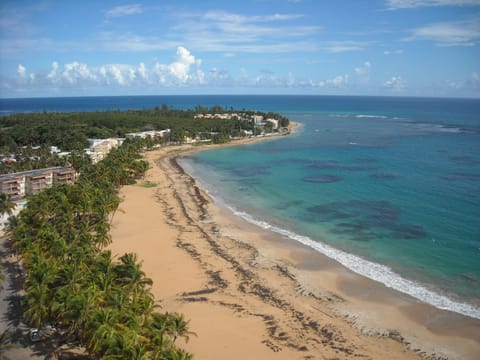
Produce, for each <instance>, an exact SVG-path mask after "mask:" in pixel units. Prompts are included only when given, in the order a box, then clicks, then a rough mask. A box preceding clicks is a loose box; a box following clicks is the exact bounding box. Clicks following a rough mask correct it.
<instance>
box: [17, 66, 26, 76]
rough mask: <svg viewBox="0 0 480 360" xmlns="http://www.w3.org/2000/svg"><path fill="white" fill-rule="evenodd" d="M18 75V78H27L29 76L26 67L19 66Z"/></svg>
mask: <svg viewBox="0 0 480 360" xmlns="http://www.w3.org/2000/svg"><path fill="white" fill-rule="evenodd" d="M17 74H18V76H20V77H21V78H24V77H26V76H27V69H26V68H25V66H23V65H22V64H18V67H17Z"/></svg>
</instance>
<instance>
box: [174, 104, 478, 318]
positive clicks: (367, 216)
mask: <svg viewBox="0 0 480 360" xmlns="http://www.w3.org/2000/svg"><path fill="white" fill-rule="evenodd" d="M382 100H383V99H382V98H365V99H364V101H366V102H368V103H369V104H368V105H369V106H370V107H371V108H372V110H370V111H365V109H360V110H359V111H355V110H354V109H352V108H349V106H351V104H347V106H346V108H347V109H346V110H345V109H343V108H342V103H341V102H339V103H338V104H336V106H337V108H336V109H328V110H326V111H325V110H324V109H323V108H322V107H321V106H319V107H318V109H314V108H312V107H313V105H312V107H311V108H310V109H308V110H307V111H303V112H295V111H292V112H288V114H287V115H288V116H289V117H290V118H291V119H292V120H295V121H298V122H300V123H301V124H302V128H301V130H300V132H299V133H298V134H296V135H293V136H290V137H286V138H282V139H279V140H276V141H270V142H264V143H257V144H253V145H247V146H241V147H234V148H226V149H220V150H214V151H205V152H200V153H198V154H196V155H194V156H192V157H189V158H187V159H185V160H183V165H184V166H185V167H186V168H187V170H188V171H190V172H192V174H193V175H194V176H195V177H197V178H199V179H200V181H201V182H202V184H203V185H204V186H205V187H206V188H207V190H208V191H209V192H210V193H211V194H212V196H213V197H215V198H217V199H219V200H221V201H222V202H224V203H226V204H227V206H229V207H231V208H232V209H233V210H234V211H235V212H236V213H237V214H238V215H240V216H243V217H245V218H247V219H249V220H250V221H252V222H255V223H257V224H259V225H261V226H263V227H268V228H271V229H273V230H274V231H277V232H279V233H282V234H283V235H286V236H289V237H291V238H292V239H293V240H297V241H301V242H304V243H306V244H307V245H309V246H311V247H312V248H314V249H316V250H318V251H322V252H324V253H326V254H327V255H329V256H331V257H333V258H336V259H337V260H339V261H340V262H342V263H343V264H344V265H346V266H347V267H349V268H351V269H353V270H354V271H357V272H359V273H362V274H363V275H366V276H369V277H371V278H374V279H376V280H378V281H381V282H383V283H385V284H386V285H387V286H390V287H393V288H396V289H398V290H401V291H403V292H406V293H409V294H411V295H413V296H415V297H417V298H419V299H421V300H423V301H426V302H429V303H432V304H434V305H436V306H438V307H441V308H448V309H450V310H454V311H457V312H460V313H463V314H466V315H470V316H473V317H480V225H479V224H480V221H479V219H480V134H479V128H480V119H479V114H480V111H479V103H478V101H471V105H472V108H471V111H470V112H469V111H466V109H465V106H464V104H462V103H461V101H460V100H457V101H455V100H450V104H449V106H445V104H442V105H441V107H443V108H444V110H442V111H440V110H439V106H437V105H436V103H435V101H432V100H428V101H429V104H427V105H425V104H424V103H422V104H421V106H422V107H421V109H420V110H418V111H417V110H416V107H415V103H416V102H418V101H419V100H418V99H415V100H413V101H412V102H413V103H410V104H409V105H410V106H409V107H406V106H405V103H402V101H406V100H405V99H402V101H399V103H397V104H396V105H397V108H395V106H390V107H387V106H385V104H383V103H382ZM388 101H389V102H392V99H388ZM375 102H376V103H379V106H378V108H379V109H381V111H374V109H375V105H374V103H375ZM440 102H441V100H439V101H438V103H440ZM363 105H364V106H366V105H365V104H363ZM390 105H391V104H390ZM393 105H395V103H394V104H393ZM456 108H457V109H458V112H457V111H456ZM294 110H295V109H294ZM367 110H368V109H367ZM325 246H326V248H325Z"/></svg>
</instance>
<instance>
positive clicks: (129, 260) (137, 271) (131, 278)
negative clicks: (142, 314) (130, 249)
mask: <svg viewBox="0 0 480 360" xmlns="http://www.w3.org/2000/svg"><path fill="white" fill-rule="evenodd" d="M115 272H116V274H117V281H118V283H119V285H120V286H121V287H122V288H124V289H125V290H127V291H128V293H130V294H132V296H133V298H134V299H135V298H136V297H137V295H138V294H140V293H142V292H143V291H144V290H145V288H146V287H147V286H151V285H152V283H153V282H152V280H151V279H150V278H148V277H147V276H146V275H145V272H144V271H143V270H142V267H141V264H140V263H138V262H137V255H136V254H134V253H128V254H124V255H123V256H121V257H120V264H118V265H117V266H116V267H115Z"/></svg>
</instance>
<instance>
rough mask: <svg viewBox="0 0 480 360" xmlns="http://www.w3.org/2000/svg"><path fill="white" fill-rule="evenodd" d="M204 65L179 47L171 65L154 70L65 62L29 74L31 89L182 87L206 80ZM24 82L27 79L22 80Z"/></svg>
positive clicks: (157, 65)
mask: <svg viewBox="0 0 480 360" xmlns="http://www.w3.org/2000/svg"><path fill="white" fill-rule="evenodd" d="M201 65H202V62H201V60H200V59H196V58H195V56H194V55H192V54H191V52H190V51H189V50H188V49H186V48H185V47H182V46H180V47H178V48H177V52H176V56H175V58H174V60H173V61H172V62H171V63H167V64H163V63H160V62H156V63H155V64H153V65H152V66H151V67H147V66H146V65H145V63H143V62H140V63H139V64H138V66H136V65H131V64H104V65H101V66H96V67H95V66H94V67H92V66H89V65H87V64H85V63H81V62H79V61H74V62H71V63H66V64H64V65H63V66H62V65H60V64H59V63H58V62H57V61H54V62H52V65H51V68H50V70H49V71H44V72H38V73H37V74H30V76H29V77H28V78H29V79H30V80H31V85H32V86H39V87H41V86H53V87H55V88H61V87H74V88H75V87H78V88H83V87H89V86H99V87H101V86H120V87H128V86H144V85H148V86H155V85H161V86H179V85H198V84H202V83H203V82H204V81H205V74H204V72H203V71H202V69H201ZM17 76H18V77H19V78H20V79H27V69H26V68H25V67H24V66H23V65H21V64H19V65H18V67H17ZM22 81H23V82H24V81H25V80H22Z"/></svg>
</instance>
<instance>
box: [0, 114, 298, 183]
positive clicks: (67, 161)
mask: <svg viewBox="0 0 480 360" xmlns="http://www.w3.org/2000/svg"><path fill="white" fill-rule="evenodd" d="M199 114H202V115H204V114H232V116H231V117H230V118H227V119H218V118H207V117H202V118H196V119H195V118H194V116H195V115H199ZM233 114H237V116H233ZM239 114H242V116H243V118H242V116H240V115H239ZM254 114H257V115H263V116H264V117H265V118H272V119H278V120H279V123H280V126H281V127H286V126H288V123H289V121H288V119H287V118H285V117H283V116H281V115H279V114H276V113H260V112H253V111H245V110H242V111H234V110H233V109H230V110H226V109H222V108H221V107H219V106H214V107H212V108H211V109H207V108H204V107H201V106H197V107H196V108H195V109H194V110H176V109H170V108H169V107H168V106H166V105H163V106H162V107H156V108H155V109H151V110H129V111H97V112H73V113H47V112H44V113H18V114H13V115H9V116H2V117H0V155H4V156H5V157H9V155H10V154H12V155H13V156H14V158H15V160H16V162H13V163H9V164H6V163H2V162H0V174H5V173H11V172H16V171H23V170H32V169H39V168H44V167H50V166H73V167H74V168H75V169H77V170H78V168H79V166H80V165H82V163H83V162H85V161H86V159H87V160H88V158H87V157H86V156H85V154H84V149H85V148H87V147H89V141H88V139H92V138H102V139H103V138H109V137H125V134H128V133H131V132H138V131H147V130H163V129H171V135H170V137H169V138H168V139H163V142H164V143H165V142H167V141H172V142H183V141H184V140H185V139H186V138H187V137H188V138H191V139H195V138H197V139H201V140H204V141H208V140H210V141H211V142H212V143H225V142H229V141H230V139H231V138H238V137H242V136H245V131H247V132H248V131H253V132H254V133H255V134H258V132H259V130H258V127H257V126H255V125H254V123H253V121H251V120H245V118H248V117H249V116H251V115H254ZM264 130H265V131H267V132H271V131H272V129H271V124H269V123H267V124H266V126H265V128H264ZM143 141H144V146H146V147H151V146H153V145H155V144H158V142H155V141H154V140H153V139H150V138H146V139H143ZM50 146H57V147H58V148H59V149H61V150H62V151H72V153H71V155H70V156H68V157H59V156H57V155H55V154H51V153H50V149H49V147H50Z"/></svg>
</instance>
